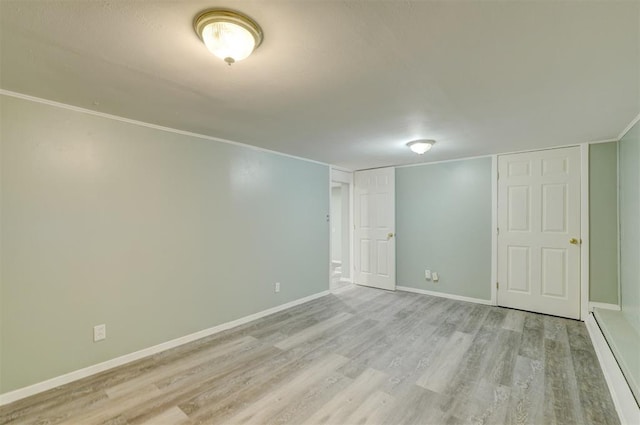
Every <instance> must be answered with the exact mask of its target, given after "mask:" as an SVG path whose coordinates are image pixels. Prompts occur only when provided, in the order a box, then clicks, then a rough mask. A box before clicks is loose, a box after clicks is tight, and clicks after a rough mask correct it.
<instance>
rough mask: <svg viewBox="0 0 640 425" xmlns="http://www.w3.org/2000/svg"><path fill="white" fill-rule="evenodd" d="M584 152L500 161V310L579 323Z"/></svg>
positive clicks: (517, 156)
mask: <svg viewBox="0 0 640 425" xmlns="http://www.w3.org/2000/svg"><path fill="white" fill-rule="evenodd" d="M580 243H581V240H580V148H578V147H572V148H563V149H551V150H545V151H537V152H527V153H521V154H512V155H501V156H499V157H498V283H499V284H498V293H497V294H498V305H501V306H505V307H513V308H518V309H522V310H529V311H535V312H540V313H545V314H552V315H556V316H563V317H569V318H573V319H579V318H580Z"/></svg>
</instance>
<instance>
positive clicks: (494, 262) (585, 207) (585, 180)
mask: <svg viewBox="0 0 640 425" xmlns="http://www.w3.org/2000/svg"><path fill="white" fill-rule="evenodd" d="M590 145H591V143H580V144H575V145H569V146H562V147H563V148H568V147H574V146H578V147H580V238H581V239H582V245H581V250H580V320H582V321H584V320H586V318H587V316H588V315H589V146H590ZM551 149H556V148H548V149H533V150H525V151H516V152H505V153H501V154H500V155H509V154H513V153H527V152H537V151H541V150H551ZM498 156H499V155H492V156H491V304H492V305H495V306H497V305H498V288H497V282H498Z"/></svg>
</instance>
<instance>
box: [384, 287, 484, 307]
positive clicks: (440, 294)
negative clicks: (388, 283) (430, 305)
mask: <svg viewBox="0 0 640 425" xmlns="http://www.w3.org/2000/svg"><path fill="white" fill-rule="evenodd" d="M396 289H397V290H398V291H403V292H413V293H415V294H422V295H431V296H433V297H440V298H449V299H452V300H457V301H465V302H468V303H476V304H484V305H493V303H492V302H491V300H483V299H481V298H471V297H464V296H462V295H455V294H447V293H445V292H436V291H427V290H426V289H418V288H411V287H409V286H396Z"/></svg>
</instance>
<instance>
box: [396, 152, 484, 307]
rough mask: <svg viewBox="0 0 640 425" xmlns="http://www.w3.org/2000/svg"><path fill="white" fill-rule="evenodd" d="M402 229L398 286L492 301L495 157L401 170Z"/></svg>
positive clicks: (398, 185)
mask: <svg viewBox="0 0 640 425" xmlns="http://www.w3.org/2000/svg"><path fill="white" fill-rule="evenodd" d="M396 231H397V240H396V253H397V254H396V258H397V259H396V268H397V271H396V277H397V284H398V285H400V286H408V287H412V288H418V289H425V290H429V291H437V292H445V293H448V294H454V295H462V296H465V297H471V298H479V299H483V300H489V299H491V158H479V159H469V160H461V161H452V162H443V163H439V164H431V165H430V164H426V165H421V166H414V167H401V168H398V169H396ZM425 269H430V270H432V271H436V272H438V274H439V275H440V281H439V282H438V283H437V284H436V283H434V282H433V281H431V282H428V281H426V280H425V278H424V271H425Z"/></svg>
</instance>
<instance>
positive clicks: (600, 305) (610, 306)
mask: <svg viewBox="0 0 640 425" xmlns="http://www.w3.org/2000/svg"><path fill="white" fill-rule="evenodd" d="M594 308H601V309H604V310H615V311H620V310H621V309H620V306H619V305H618V304H609V303H599V302H596V301H589V312H592V311H593V309H594Z"/></svg>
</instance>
